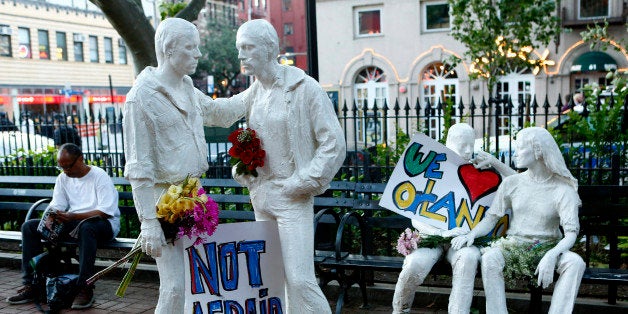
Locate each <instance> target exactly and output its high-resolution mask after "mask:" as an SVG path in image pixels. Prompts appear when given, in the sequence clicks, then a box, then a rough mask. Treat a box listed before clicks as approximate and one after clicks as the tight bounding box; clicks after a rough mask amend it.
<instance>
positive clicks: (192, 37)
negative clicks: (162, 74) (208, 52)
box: [166, 31, 202, 75]
mask: <svg viewBox="0 0 628 314" xmlns="http://www.w3.org/2000/svg"><path fill="white" fill-rule="evenodd" d="M200 42H201V41H200V38H199V35H198V32H192V31H190V32H189V36H182V37H181V38H179V39H178V40H177V45H176V47H174V48H173V49H172V51H171V52H168V51H167V52H166V55H167V57H166V58H167V62H168V63H169V64H170V66H172V67H173V69H175V71H176V72H178V73H180V74H182V75H190V74H194V72H195V71H196V66H197V65H198V59H199V58H200V57H201V56H202V54H201V51H200V50H199V48H198V46H199V45H200ZM169 53H171V55H168V54H169Z"/></svg>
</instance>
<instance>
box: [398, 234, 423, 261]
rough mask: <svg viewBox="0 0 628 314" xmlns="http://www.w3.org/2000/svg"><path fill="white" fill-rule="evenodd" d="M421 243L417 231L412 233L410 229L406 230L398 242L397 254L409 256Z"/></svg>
mask: <svg viewBox="0 0 628 314" xmlns="http://www.w3.org/2000/svg"><path fill="white" fill-rule="evenodd" d="M419 242H421V237H420V236H419V233H418V232H417V231H416V230H415V231H412V230H410V228H406V230H405V231H404V232H402V233H401V235H400V236H399V239H398V240H397V252H399V254H401V255H403V256H407V255H409V254H410V253H412V251H414V250H416V249H417V248H418V247H419Z"/></svg>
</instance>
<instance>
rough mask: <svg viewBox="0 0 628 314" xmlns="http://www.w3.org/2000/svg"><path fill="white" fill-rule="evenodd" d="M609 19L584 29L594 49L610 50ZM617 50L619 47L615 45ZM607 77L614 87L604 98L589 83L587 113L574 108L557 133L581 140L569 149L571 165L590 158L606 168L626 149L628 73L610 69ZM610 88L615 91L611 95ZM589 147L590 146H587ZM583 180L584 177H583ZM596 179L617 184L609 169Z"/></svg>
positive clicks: (563, 138) (569, 139)
mask: <svg viewBox="0 0 628 314" xmlns="http://www.w3.org/2000/svg"><path fill="white" fill-rule="evenodd" d="M607 29H608V22H607V21H604V25H603V26H602V25H600V24H593V26H587V30H586V31H584V32H581V33H580V35H581V36H582V39H583V40H584V41H585V42H587V43H589V45H590V48H591V49H592V50H593V49H595V48H600V49H601V50H606V49H607V48H608V47H609V46H610V45H611V44H610V41H612V40H613V38H611V37H610V36H609V34H608V31H607ZM618 43H619V44H623V45H626V41H625V39H624V38H620V39H619V41H618ZM613 47H614V48H615V49H616V50H619V47H617V46H613ZM606 79H608V80H611V84H610V87H611V88H612V90H607V91H606V92H605V93H606V94H607V95H604V97H600V96H601V95H602V92H603V91H602V90H601V89H600V87H599V86H598V85H597V84H596V83H592V84H587V85H586V86H585V87H584V89H583V92H584V95H585V99H586V104H587V111H588V112H587V113H586V114H578V113H577V112H574V111H571V112H569V113H568V114H567V116H568V121H567V122H566V123H565V126H564V129H563V130H561V132H560V134H556V133H554V134H555V138H556V139H557V141H558V142H559V143H561V142H580V143H581V144H579V145H573V146H572V147H570V148H569V151H568V153H567V156H566V159H567V163H568V164H569V165H584V164H587V161H588V160H590V159H595V160H597V162H596V164H597V165H598V166H600V167H603V168H610V160H611V156H612V155H613V154H616V153H617V152H620V151H624V152H625V150H626V141H627V140H628V130H627V128H626V124H627V123H628V121H625V118H626V113H625V112H624V109H623V108H624V107H625V105H626V104H624V102H625V101H626V97H628V84H627V83H628V75H627V74H626V73H624V74H621V73H619V72H618V71H611V72H608V73H607V75H606ZM609 91H610V92H611V94H610V95H608V93H609ZM585 148H586V149H585ZM619 155H620V163H621V164H620V165H619V166H620V167H626V166H627V165H628V159H627V158H625V156H624V154H621V153H620V154H619ZM579 179H580V178H579ZM595 182H596V183H598V184H608V183H614V182H610V173H609V172H607V171H606V172H598V176H597V178H595Z"/></svg>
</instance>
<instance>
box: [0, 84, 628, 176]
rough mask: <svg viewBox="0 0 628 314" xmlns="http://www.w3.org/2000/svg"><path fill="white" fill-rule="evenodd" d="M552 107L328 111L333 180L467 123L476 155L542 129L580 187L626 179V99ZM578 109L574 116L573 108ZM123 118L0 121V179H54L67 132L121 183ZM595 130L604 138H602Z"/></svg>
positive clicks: (369, 106) (382, 166) (369, 169)
mask: <svg viewBox="0 0 628 314" xmlns="http://www.w3.org/2000/svg"><path fill="white" fill-rule="evenodd" d="M560 98H561V97H560V96H559V97H558V101H557V102H556V103H554V104H551V103H550V102H549V101H548V97H545V98H544V99H543V101H541V102H539V101H537V99H536V98H531V99H522V98H520V99H512V98H507V99H494V98H491V99H488V100H486V99H481V100H480V101H476V100H475V99H472V100H471V101H470V102H469V103H467V104H465V103H463V102H459V103H451V102H446V101H441V100H438V102H437V103H435V104H431V103H429V102H425V103H424V102H422V101H421V100H420V99H417V100H415V101H410V100H403V101H399V100H395V101H394V102H393V103H388V102H384V103H377V102H373V103H368V102H366V101H365V102H363V103H359V102H354V103H342V104H335V108H337V113H338V118H339V121H340V124H341V126H342V128H343V129H344V131H345V138H346V140H347V158H346V160H345V163H344V165H343V167H342V168H341V170H340V172H339V173H338V177H337V179H340V180H353V181H363V182H384V181H386V179H387V177H388V176H389V174H390V173H391V172H392V169H393V168H394V165H395V163H396V160H397V158H398V157H399V154H400V152H401V151H402V150H403V148H404V147H405V143H406V142H407V140H408V138H409V137H411V136H412V135H413V134H415V133H418V132H422V133H425V134H427V135H429V136H431V137H433V138H435V139H438V140H441V141H443V142H444V138H445V136H446V131H447V129H448V127H449V126H450V125H452V124H454V123H458V122H466V123H469V124H470V125H471V126H472V127H473V128H474V129H475V130H476V136H477V140H476V150H480V149H481V150H485V151H488V152H491V153H493V154H495V155H496V156H498V157H499V158H500V159H501V160H502V161H504V162H505V163H507V164H511V165H512V164H513V163H512V156H513V153H514V144H513V139H514V137H515V135H516V132H517V131H518V130H520V129H521V128H523V127H526V126H530V125H536V126H541V127H546V128H548V129H550V130H551V131H552V132H553V134H555V136H556V139H557V140H558V142H559V143H560V144H561V145H562V147H563V150H564V152H565V158H566V161H567V162H568V165H569V167H570V169H571V170H572V173H574V175H575V176H576V177H577V178H578V179H579V180H580V182H581V183H583V184H623V182H624V181H625V179H626V178H627V174H628V172H627V163H628V162H627V156H626V139H627V138H628V136H627V135H626V134H627V132H626V129H627V123H628V110H627V108H626V107H627V106H628V99H627V98H625V97H621V98H623V99H621V98H620V97H617V96H616V95H599V96H597V97H593V98H590V99H588V100H589V104H587V105H585V106H584V107H581V108H582V110H578V112H576V110H574V104H573V103H572V102H571V101H570V102H568V103H564V102H562V101H561V99H560ZM576 109H578V108H576ZM122 118H123V117H122V114H121V113H114V114H113V115H112V114H107V115H106V116H101V115H97V116H95V115H94V114H88V113H87V112H84V113H78V114H72V115H66V114H46V115H44V114H35V113H26V114H23V115H21V116H20V117H19V118H18V119H9V118H7V117H6V116H0V131H1V132H0V133H1V134H2V142H1V143H0V175H56V174H58V170H57V169H56V168H55V166H56V160H55V159H56V158H55V148H54V147H55V140H54V138H55V131H58V130H59V129H61V128H73V129H76V130H77V132H78V134H80V138H81V139H80V143H81V145H82V148H83V151H84V152H85V159H86V160H87V161H88V163H91V164H94V165H98V166H100V167H102V168H104V169H105V170H106V171H107V172H108V173H109V174H110V175H111V176H114V177H117V176H122V175H123V169H124V163H125V160H124V145H123V144H124V130H123V128H122ZM601 130H604V132H602V131H601ZM207 145H208V148H209V152H210V154H209V156H208V163H209V165H210V169H209V170H208V172H207V176H208V177H220V178H228V177H230V176H231V170H230V165H229V156H228V154H227V151H228V149H229V147H230V144H229V143H228V142H227V140H226V138H224V139H213V140H212V141H208V143H207Z"/></svg>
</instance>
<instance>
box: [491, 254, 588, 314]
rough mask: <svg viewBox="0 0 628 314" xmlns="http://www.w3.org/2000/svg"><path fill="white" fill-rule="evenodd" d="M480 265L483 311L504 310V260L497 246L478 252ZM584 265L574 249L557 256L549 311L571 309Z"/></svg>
mask: <svg viewBox="0 0 628 314" xmlns="http://www.w3.org/2000/svg"><path fill="white" fill-rule="evenodd" d="M481 265H482V266H481V267H482V283H483V284H484V293H485V295H486V313H487V314H493V313H497V314H502V313H508V310H507V309H506V292H505V284H504V275H503V270H504V265H505V261H504V255H503V254H502V251H501V249H500V248H489V249H487V250H486V251H485V252H484V253H483V254H482V264H481ZM584 269H585V264H584V261H583V260H582V258H581V257H580V256H579V255H578V254H576V253H573V252H564V253H562V254H561V255H560V256H559V257H558V262H557V263H556V272H557V273H558V274H559V277H558V281H557V282H556V284H555V286H554V293H553V294H552V304H551V305H550V309H549V313H550V314H558V313H565V314H569V313H571V312H572V311H573V306H574V302H575V301H576V297H577V296H578V289H579V287H580V281H581V280H582V274H584ZM534 280H536V278H535V279H534Z"/></svg>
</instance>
